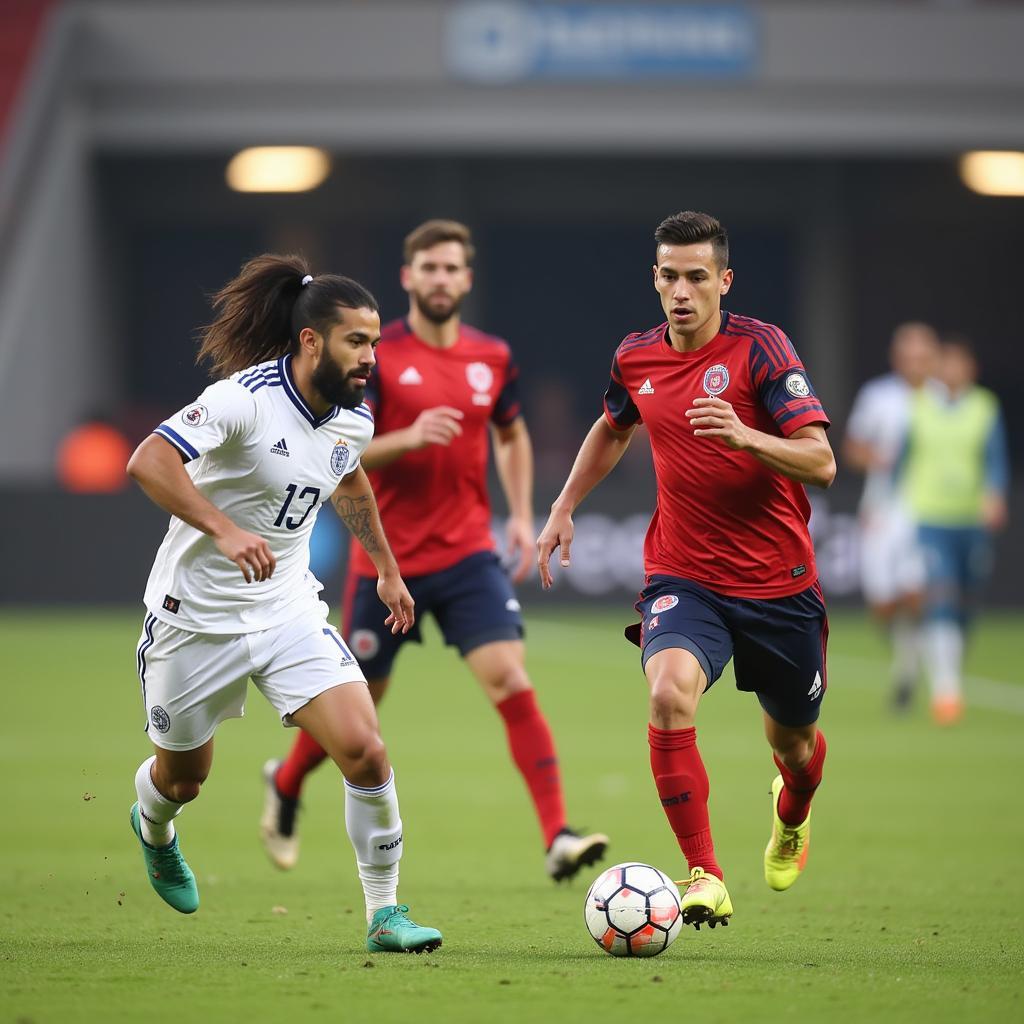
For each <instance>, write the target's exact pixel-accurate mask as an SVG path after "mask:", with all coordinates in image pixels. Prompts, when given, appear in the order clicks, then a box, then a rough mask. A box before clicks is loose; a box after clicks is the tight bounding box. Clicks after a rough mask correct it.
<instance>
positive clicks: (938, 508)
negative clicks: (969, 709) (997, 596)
mask: <svg viewBox="0 0 1024 1024" xmlns="http://www.w3.org/2000/svg"><path fill="white" fill-rule="evenodd" d="M977 375H978V366H977V362H976V360H975V357H974V352H973V350H972V348H971V345H970V343H969V342H968V341H967V340H966V339H964V338H959V337H957V338H948V339H946V340H945V341H944V343H943V345H942V349H941V355H940V359H939V377H940V380H941V382H942V387H941V388H921V389H919V391H918V392H917V394H916V395H915V397H914V401H913V404H912V407H911V415H910V422H909V429H908V434H907V443H906V449H905V453H904V456H903V458H902V460H901V476H902V483H903V489H904V493H905V494H906V496H907V500H908V503H909V505H910V508H911V509H912V511H913V514H914V515H915V517H916V519H917V522H918V524H919V528H918V533H919V537H920V541H921V545H922V547H923V549H924V553H925V563H926V566H927V584H928V587H927V603H926V612H927V622H926V626H925V645H924V650H925V665H926V668H927V671H928V677H929V682H930V684H931V693H932V713H933V716H934V718H935V721H936V722H937V723H939V724H940V725H949V724H951V723H953V722H955V721H956V720H957V719H958V718H960V716H961V715H962V714H963V695H962V679H963V652H964V640H965V637H966V632H967V627H968V625H969V623H970V620H971V615H972V612H973V611H974V607H975V604H976V601H977V596H978V591H979V589H980V586H981V584H982V583H983V582H984V580H985V578H986V577H987V576H988V574H989V572H990V570H991V564H992V557H991V555H992V533H993V531H995V530H999V529H1001V528H1002V527H1003V526H1004V525H1005V524H1006V518H1007V507H1006V490H1007V485H1008V477H1009V463H1008V457H1007V448H1006V435H1005V431H1004V429H1003V420H1002V413H1001V411H1000V408H999V401H998V399H997V398H996V396H995V395H994V394H993V393H992V392H991V391H989V390H988V389H987V388H983V387H979V386H978V384H977V383H976V380H977Z"/></svg>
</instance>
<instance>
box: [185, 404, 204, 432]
mask: <svg viewBox="0 0 1024 1024" xmlns="http://www.w3.org/2000/svg"><path fill="white" fill-rule="evenodd" d="M209 418H210V410H209V409H207V408H206V406H205V405H193V406H190V407H189V408H188V409H186V410H185V411H184V412H183V413H182V414H181V422H182V423H184V424H185V425H186V426H189V427H201V426H202V425H203V424H204V423H205V422H206V421H207V420H208V419H209Z"/></svg>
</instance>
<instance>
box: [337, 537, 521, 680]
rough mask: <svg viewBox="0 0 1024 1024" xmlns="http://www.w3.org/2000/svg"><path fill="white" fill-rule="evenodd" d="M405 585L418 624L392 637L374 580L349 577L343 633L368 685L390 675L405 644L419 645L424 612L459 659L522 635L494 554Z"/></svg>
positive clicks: (514, 602) (516, 610)
mask: <svg viewBox="0 0 1024 1024" xmlns="http://www.w3.org/2000/svg"><path fill="white" fill-rule="evenodd" d="M353 583H354V587H353ZM405 585H406V586H407V587H408V588H409V593H410V594H412V599H413V600H414V601H415V602H416V625H415V626H413V628H412V629H410V630H409V632H408V633H405V634H404V635H403V634H401V633H399V634H397V635H395V634H393V633H392V632H391V627H390V626H385V625H384V620H385V619H386V618H387V617H388V609H387V606H386V605H385V604H383V603H382V602H381V600H380V598H379V597H378V596H377V580H376V579H373V578H370V577H367V576H355V577H350V578H349V584H348V586H347V587H346V588H345V590H346V593H345V598H346V600H345V608H344V610H343V613H342V617H343V622H344V629H343V632H344V634H345V636H346V637H347V638H348V645H349V647H350V648H351V650H352V653H353V654H354V655H355V656H356V658H357V659H358V661H359V665H360V667H361V668H362V670H363V674H364V675H365V676H366V678H367V679H369V680H371V681H372V680H374V679H383V678H385V677H386V676H389V675H390V674H391V666H392V663H393V662H394V660H395V657H396V656H397V654H398V649H399V648H400V647H401V646H402V644H403V643H405V642H406V641H407V640H415V641H416V643H422V642H423V637H422V635H421V634H420V621H421V620H422V618H423V616H425V615H426V614H427V613H428V612H429V613H431V614H433V616H434V618H435V619H436V620H437V624H438V625H439V626H440V627H441V634H442V635H443V636H444V642H445V643H446V644H448V645H449V646H451V647H457V648H458V649H459V653H460V654H461V655H462V656H463V657H465V656H466V655H467V654H469V652H470V651H472V650H474V649H475V648H477V647H480V646H482V645H483V644H489V643H493V642H494V641H496V640H521V639H522V637H523V619H522V616H521V614H520V611H519V601H518V600H517V599H516V595H515V591H514V590H513V589H512V581H511V580H510V579H509V577H508V573H507V572H505V569H504V568H503V567H502V565H501V562H500V561H499V560H498V556H497V555H496V554H494V552H493V551H480V552H477V553H476V554H475V555H470V556H469V557H468V558H464V559H462V561H461V562H456V563H455V565H452V566H449V567H448V568H447V569H442V570H441V571H440V572H432V573H428V574H427V575H425V576H411V577H409V578H408V579H407V580H406V581H405Z"/></svg>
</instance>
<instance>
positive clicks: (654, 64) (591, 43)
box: [446, 0, 758, 84]
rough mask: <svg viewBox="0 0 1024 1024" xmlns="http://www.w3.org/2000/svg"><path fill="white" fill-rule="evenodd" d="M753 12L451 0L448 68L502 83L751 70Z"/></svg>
mask: <svg viewBox="0 0 1024 1024" xmlns="http://www.w3.org/2000/svg"><path fill="white" fill-rule="evenodd" d="M757 49H758V32H757V21H756V18H755V16H754V14H753V13H752V12H751V10H749V9H748V8H747V7H745V6H742V5H734V4H716V5H714V6H712V5H688V4H668V3H661V4H659V3H637V4H598V3H564V4H563V3H525V2H524V3H521V2H515V0H487V2H474V3H464V4H460V5H459V6H457V7H455V8H453V10H452V12H451V13H450V15H449V20H448V24H447V40H446V58H447V67H448V69H449V71H451V73H452V74H454V75H456V76H458V77H460V78H466V79H472V80H475V81H478V82H489V83H493V84H502V83H509V82H515V81H523V80H527V79H531V78H532V79H536V78H547V79H552V78H563V79H645V78H648V79H649V78H716V79H720V78H728V77H745V76H748V75H750V74H752V73H753V71H754V69H755V65H756V59H757Z"/></svg>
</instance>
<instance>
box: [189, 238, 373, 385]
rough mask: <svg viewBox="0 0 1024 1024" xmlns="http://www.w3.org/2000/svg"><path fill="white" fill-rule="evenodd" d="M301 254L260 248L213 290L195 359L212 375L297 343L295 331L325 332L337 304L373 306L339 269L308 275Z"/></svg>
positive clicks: (366, 293) (287, 349)
mask: <svg viewBox="0 0 1024 1024" xmlns="http://www.w3.org/2000/svg"><path fill="white" fill-rule="evenodd" d="M311 276H312V275H311V273H310V270H309V266H308V264H307V263H306V260H305V259H304V258H303V257H302V256H296V255H288V256H277V255H274V254H273V253H264V254H263V255H262V256H256V257H254V258H253V259H251V260H249V261H248V263H246V264H245V266H243V267H242V269H241V271H240V272H239V274H238V276H237V277H236V278H234V279H233V280H231V281H228V283H227V284H226V285H224V287H223V288H221V289H220V291H218V292H216V293H215V294H214V295H213V310H214V313H215V314H216V317H215V319H214V321H213V323H211V324H207V325H206V326H205V327H203V328H201V329H200V331H199V343H200V344H199V354H198V355H197V356H196V362H197V363H198V362H203V361H206V362H209V364H210V372H211V374H212V375H213V376H215V377H227V376H230V375H231V374H232V373H236V372H237V371H238V370H244V369H245V368H246V367H247V366H252V365H254V364H255V363H262V362H266V361H267V360H268V359H276V358H277V357H278V356H282V355H284V354H285V353H286V352H291V351H294V350H295V349H297V348H298V344H299V332H300V331H301V330H302V329H303V328H304V327H311V328H312V329H313V330H314V331H316V332H317V333H318V334H325V335H326V334H328V333H329V332H330V330H331V328H332V327H333V326H334V325H335V324H336V323H338V322H339V320H340V319H341V317H340V316H339V314H338V307H339V306H343V307H344V308H346V309H372V310H373V311H374V312H375V313H376V312H377V311H378V309H379V307H378V305H377V300H376V299H375V298H374V297H373V296H372V295H371V294H370V292H369V291H367V289H366V288H364V287H363V286H362V285H361V284H359V282H358V281H353V280H352V279H351V278H349V277H341V276H340V275H338V274H321V275H320V276H319V277H313V278H312V280H310V281H308V282H307V283H306V284H303V283H302V282H303V280H304V279H305V278H307V277H311Z"/></svg>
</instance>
